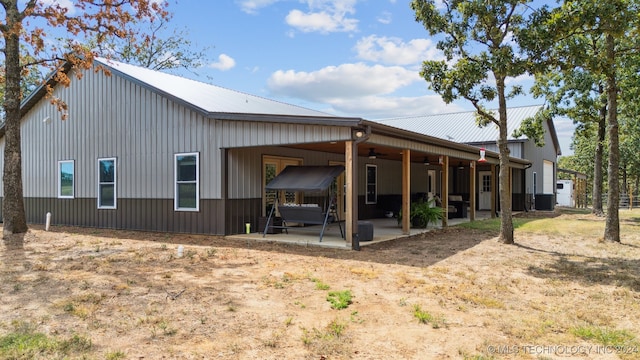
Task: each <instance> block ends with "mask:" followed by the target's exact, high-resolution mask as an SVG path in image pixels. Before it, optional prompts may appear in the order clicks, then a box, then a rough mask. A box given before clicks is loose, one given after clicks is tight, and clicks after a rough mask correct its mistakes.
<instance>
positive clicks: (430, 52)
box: [354, 35, 444, 65]
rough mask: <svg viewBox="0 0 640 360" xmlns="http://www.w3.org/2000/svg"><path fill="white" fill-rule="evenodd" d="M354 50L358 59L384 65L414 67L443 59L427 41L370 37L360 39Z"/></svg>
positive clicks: (439, 52)
mask: <svg viewBox="0 0 640 360" xmlns="http://www.w3.org/2000/svg"><path fill="white" fill-rule="evenodd" d="M354 49H355V50H356V52H357V57H358V58H359V59H362V60H367V61H372V62H382V63H385V64H395V65H415V64H420V63H422V61H424V60H441V59H444V56H443V54H442V52H441V51H440V50H438V49H437V48H436V45H435V44H434V43H433V42H432V41H431V40H429V39H413V40H411V41H409V42H404V41H402V39H399V38H395V37H385V36H382V37H378V36H376V35H371V36H367V37H364V38H362V39H360V41H358V43H357V44H356V45H355V47H354Z"/></svg>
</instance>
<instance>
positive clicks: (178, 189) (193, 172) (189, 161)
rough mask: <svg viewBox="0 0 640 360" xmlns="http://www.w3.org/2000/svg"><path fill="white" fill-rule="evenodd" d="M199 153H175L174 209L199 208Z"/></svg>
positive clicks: (194, 209) (187, 209)
mask: <svg viewBox="0 0 640 360" xmlns="http://www.w3.org/2000/svg"><path fill="white" fill-rule="evenodd" d="M199 181H200V155H199V153H185V154H175V198H174V202H173V203H174V209H175V210H176V211H199V210H200V182H199Z"/></svg>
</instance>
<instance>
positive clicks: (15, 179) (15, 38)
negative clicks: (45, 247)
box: [2, 2, 28, 238]
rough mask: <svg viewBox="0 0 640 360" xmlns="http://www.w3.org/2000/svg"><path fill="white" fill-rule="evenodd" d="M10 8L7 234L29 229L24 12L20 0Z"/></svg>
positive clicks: (7, 41) (4, 208) (4, 204)
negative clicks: (24, 186)
mask: <svg viewBox="0 0 640 360" xmlns="http://www.w3.org/2000/svg"><path fill="white" fill-rule="evenodd" d="M5 6H6V12H7V22H8V23H7V27H8V28H9V29H12V30H10V31H6V32H4V40H5V69H6V77H5V99H4V109H5V115H6V119H5V135H4V139H5V148H4V169H3V186H4V199H3V201H2V218H3V221H4V226H3V237H4V238H7V237H8V236H10V235H11V234H17V233H24V232H27V230H28V228H27V220H26V215H25V211H24V199H23V197H22V196H23V195H22V155H21V151H22V149H21V147H20V141H21V140H20V100H21V98H22V96H21V94H20V78H21V68H20V39H19V34H18V31H19V29H20V27H18V26H12V25H13V24H20V23H21V19H20V14H19V12H18V7H17V2H14V3H13V4H11V5H5Z"/></svg>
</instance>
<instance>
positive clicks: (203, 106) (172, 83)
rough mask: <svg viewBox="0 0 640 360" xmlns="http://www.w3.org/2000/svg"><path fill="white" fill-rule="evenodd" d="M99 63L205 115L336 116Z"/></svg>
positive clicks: (157, 73) (101, 60)
mask: <svg viewBox="0 0 640 360" xmlns="http://www.w3.org/2000/svg"><path fill="white" fill-rule="evenodd" d="M95 61H96V62H98V63H100V64H102V65H104V66H106V67H108V68H109V69H110V70H112V71H116V72H118V73H120V75H123V76H125V77H128V78H129V79H130V80H133V81H136V82H138V83H142V84H145V85H146V86H149V87H152V88H154V89H155V90H156V91H159V92H162V93H164V94H166V95H168V96H170V97H172V98H174V99H176V100H180V101H182V102H184V103H186V104H190V105H192V106H194V107H196V108H198V109H200V110H201V111H203V112H205V113H225V114H269V115H285V116H313V117H318V116H320V117H325V118H326V117H335V118H337V117H336V116H334V115H331V114H328V113H325V112H321V111H316V110H311V109H307V108H303V107H300V106H296V105H291V104H286V103H283V102H279V101H275V100H269V99H266V98H263V97H259V96H255V95H250V94H246V93H242V92H239V91H235V90H230V89H227V88H223V87H220V86H216V85H211V84H207V83H204V82H201V81H196V80H191V79H187V78H184V77H180V76H176V75H171V74H167V73H164V72H161V71H155V70H151V69H147V68H143V67H139V66H134V65H129V64H125V63H122V62H118V61H113V60H108V59H104V58H96V59H95Z"/></svg>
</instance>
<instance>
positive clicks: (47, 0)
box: [40, 0, 75, 15]
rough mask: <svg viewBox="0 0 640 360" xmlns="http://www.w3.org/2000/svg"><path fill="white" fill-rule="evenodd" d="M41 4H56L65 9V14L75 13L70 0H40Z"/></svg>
mask: <svg viewBox="0 0 640 360" xmlns="http://www.w3.org/2000/svg"><path fill="white" fill-rule="evenodd" d="M40 3H41V4H42V6H52V5H58V6H60V7H61V8H64V9H67V15H73V14H74V13H75V7H74V6H73V1H71V0H40Z"/></svg>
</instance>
